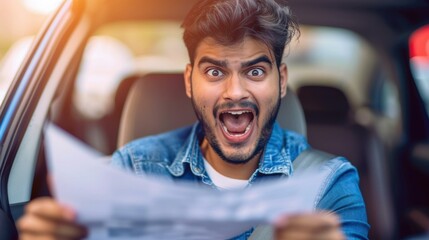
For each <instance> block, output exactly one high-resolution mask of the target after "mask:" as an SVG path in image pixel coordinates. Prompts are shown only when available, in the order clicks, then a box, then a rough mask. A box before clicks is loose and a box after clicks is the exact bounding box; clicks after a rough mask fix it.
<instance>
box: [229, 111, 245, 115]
mask: <svg viewBox="0 0 429 240" xmlns="http://www.w3.org/2000/svg"><path fill="white" fill-rule="evenodd" d="M248 112H249V111H234V112H232V111H229V112H228V113H229V114H232V115H240V114H243V113H248Z"/></svg>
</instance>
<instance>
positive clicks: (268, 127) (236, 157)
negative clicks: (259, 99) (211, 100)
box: [192, 93, 280, 164]
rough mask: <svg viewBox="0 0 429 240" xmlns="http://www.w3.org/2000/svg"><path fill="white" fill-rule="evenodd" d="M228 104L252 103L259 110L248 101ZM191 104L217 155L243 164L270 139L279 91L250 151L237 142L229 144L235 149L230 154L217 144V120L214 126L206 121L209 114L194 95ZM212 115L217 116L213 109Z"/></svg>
mask: <svg viewBox="0 0 429 240" xmlns="http://www.w3.org/2000/svg"><path fill="white" fill-rule="evenodd" d="M227 105H228V106H230V105H233V106H234V105H238V106H243V105H246V106H248V105H254V106H253V108H254V109H255V110H256V113H258V112H259V109H258V108H257V106H256V105H255V104H254V103H250V102H240V103H231V102H230V103H227ZM192 106H193V108H194V111H195V114H196V116H197V118H198V120H199V121H200V123H201V125H202V129H203V131H204V136H205V138H206V139H207V141H208V143H209V144H210V146H211V147H212V148H213V149H214V151H215V152H216V153H217V154H218V155H219V157H220V158H221V159H222V160H224V161H225V162H228V163H232V164H245V163H247V162H249V161H250V160H252V159H253V158H254V157H255V156H257V155H258V154H260V153H261V152H262V151H263V149H264V148H265V146H266V144H267V142H268V140H269V139H270V136H271V132H272V129H273V126H274V122H275V121H276V118H277V114H278V112H279V108H280V93H279V97H278V98H277V101H276V102H275V103H274V104H273V105H272V106H270V107H269V109H268V113H269V115H267V116H266V118H265V119H264V120H263V122H262V124H261V126H262V128H261V133H260V136H259V137H258V138H257V141H256V144H254V146H253V149H251V150H250V151H244V149H241V147H242V145H243V144H241V143H237V144H233V145H231V146H232V147H233V148H234V149H236V151H234V153H231V154H227V153H225V151H223V150H222V147H221V145H220V144H219V141H218V140H217V138H216V136H215V134H214V131H215V128H216V127H217V126H216V125H217V122H218V121H216V124H215V126H213V127H211V126H210V125H209V121H208V117H210V114H209V113H207V112H204V111H203V110H204V109H205V107H204V106H199V105H198V104H197V102H196V101H195V99H194V97H193V96H192ZM218 108H219V106H215V108H214V109H218ZM213 116H214V118H215V119H216V118H217V117H216V116H218V115H217V114H216V113H215V110H213ZM258 117H260V116H259V114H256V116H255V119H254V120H253V121H256V120H257V118H258Z"/></svg>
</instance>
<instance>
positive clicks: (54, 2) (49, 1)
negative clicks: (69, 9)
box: [21, 0, 63, 14]
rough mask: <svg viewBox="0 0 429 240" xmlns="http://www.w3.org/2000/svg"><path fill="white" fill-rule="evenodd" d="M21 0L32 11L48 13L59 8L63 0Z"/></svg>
mask: <svg viewBox="0 0 429 240" xmlns="http://www.w3.org/2000/svg"><path fill="white" fill-rule="evenodd" d="M21 2H22V3H23V4H24V6H25V7H26V8H27V9H28V10H29V11H31V12H34V13H38V14H48V13H51V12H53V11H54V10H55V9H57V7H58V6H59V5H60V4H61V3H62V2H63V0H21Z"/></svg>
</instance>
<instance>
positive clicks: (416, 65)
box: [410, 26, 429, 111]
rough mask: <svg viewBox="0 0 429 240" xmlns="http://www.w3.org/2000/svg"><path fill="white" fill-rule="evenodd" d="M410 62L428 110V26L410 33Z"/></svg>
mask: <svg viewBox="0 0 429 240" xmlns="http://www.w3.org/2000/svg"><path fill="white" fill-rule="evenodd" d="M410 63H411V70H412V72H413V75H414V79H415V81H416V84H417V87H418V89H419V92H420V94H421V96H422V98H423V101H424V102H425V104H426V109H427V111H429V26H425V27H422V28H420V29H419V30H417V31H416V32H414V33H413V34H412V35H411V38H410Z"/></svg>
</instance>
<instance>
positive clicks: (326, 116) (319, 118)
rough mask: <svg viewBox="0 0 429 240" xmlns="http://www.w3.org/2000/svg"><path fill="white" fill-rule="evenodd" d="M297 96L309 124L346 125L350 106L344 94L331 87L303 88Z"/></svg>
mask: <svg viewBox="0 0 429 240" xmlns="http://www.w3.org/2000/svg"><path fill="white" fill-rule="evenodd" d="M297 95H298V98H299V101H300V102H301V104H302V108H303V109H304V114H305V117H306V119H307V122H308V123H310V122H311V123H316V122H317V123H332V124H337V123H346V122H348V120H349V112H350V104H349V101H348V99H347V96H346V95H345V94H344V92H343V91H342V90H340V89H338V88H335V87H331V86H302V87H300V88H298V90H297Z"/></svg>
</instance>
